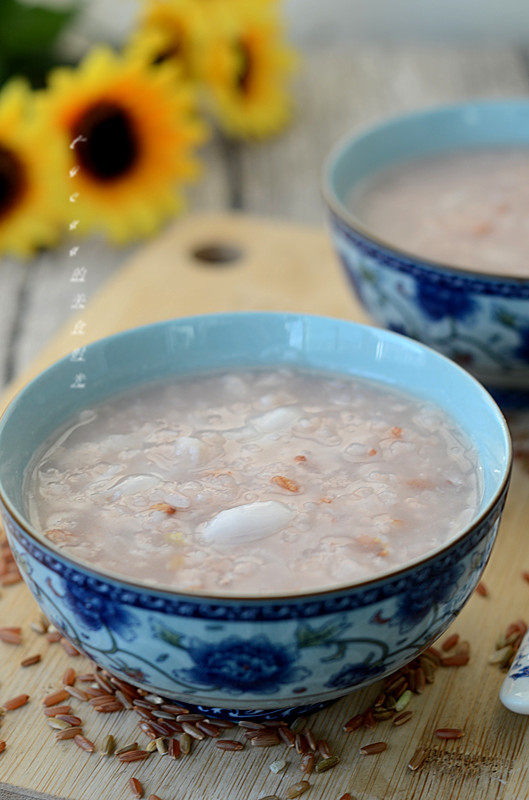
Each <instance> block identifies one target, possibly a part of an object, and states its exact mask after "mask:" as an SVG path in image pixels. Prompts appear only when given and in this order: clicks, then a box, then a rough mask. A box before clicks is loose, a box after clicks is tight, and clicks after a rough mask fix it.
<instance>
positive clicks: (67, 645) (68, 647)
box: [59, 636, 81, 658]
mask: <svg viewBox="0 0 529 800" xmlns="http://www.w3.org/2000/svg"><path fill="white" fill-rule="evenodd" d="M59 641H60V643H61V645H62V648H63V650H64V651H65V652H66V653H67V654H68V655H69V656H70V657H71V658H75V656H80V655H81V653H80V652H79V650H78V649H77V648H76V647H74V646H73V644H72V643H71V642H69V641H68V639H66V638H65V637H64V636H62V637H61V638H60V639H59Z"/></svg>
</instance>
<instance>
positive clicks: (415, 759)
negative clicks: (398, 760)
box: [408, 747, 427, 772]
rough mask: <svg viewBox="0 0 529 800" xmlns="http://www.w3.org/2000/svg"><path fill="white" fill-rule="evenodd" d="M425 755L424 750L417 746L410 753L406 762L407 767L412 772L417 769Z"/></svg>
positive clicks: (423, 760)
mask: <svg viewBox="0 0 529 800" xmlns="http://www.w3.org/2000/svg"><path fill="white" fill-rule="evenodd" d="M426 756H427V753H426V750H425V749H424V748H423V747H419V748H418V749H417V750H416V751H415V753H414V754H413V755H412V757H411V759H410V762H409V764H408V769H411V771H412V772H415V771H416V770H418V769H419V767H421V766H422V765H423V764H424V762H425V761H426Z"/></svg>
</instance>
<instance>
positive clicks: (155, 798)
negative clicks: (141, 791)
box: [147, 794, 160, 800]
mask: <svg viewBox="0 0 529 800" xmlns="http://www.w3.org/2000/svg"><path fill="white" fill-rule="evenodd" d="M147 800H160V798H159V797H158V795H157V794H150V795H149V796H148V798H147Z"/></svg>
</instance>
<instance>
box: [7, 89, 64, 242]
mask: <svg viewBox="0 0 529 800" xmlns="http://www.w3.org/2000/svg"><path fill="white" fill-rule="evenodd" d="M66 176H67V164H66V158H65V156H64V153H63V149H62V147H61V141H60V139H59V137H57V136H55V135H54V132H53V128H52V127H51V126H50V124H49V120H48V118H47V117H46V115H45V114H42V113H40V112H39V110H38V108H37V105H36V104H35V102H34V99H33V96H32V94H31V92H30V90H29V88H28V87H27V85H26V84H25V82H23V81H19V80H15V81H12V82H10V83H9V84H7V85H6V86H5V87H4V89H3V91H2V92H1V94H0V254H2V253H10V254H12V255H17V256H22V257H28V256H30V255H32V253H34V252H35V250H36V249H37V248H40V247H44V246H49V245H51V244H54V243H55V242H56V240H57V239H58V236H59V233H60V225H59V223H60V218H61V207H62V196H63V187H64V185H65V181H66Z"/></svg>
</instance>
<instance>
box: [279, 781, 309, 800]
mask: <svg viewBox="0 0 529 800" xmlns="http://www.w3.org/2000/svg"><path fill="white" fill-rule="evenodd" d="M308 789H310V783H309V782H308V781H299V782H298V783H293V784H292V786H289V787H288V788H287V789H286V792H285V797H286V798H287V800H294V798H296V797H301V795H302V794H305V792H306V791H308Z"/></svg>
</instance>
